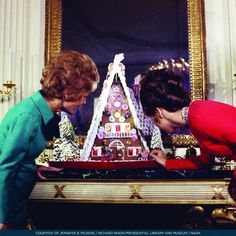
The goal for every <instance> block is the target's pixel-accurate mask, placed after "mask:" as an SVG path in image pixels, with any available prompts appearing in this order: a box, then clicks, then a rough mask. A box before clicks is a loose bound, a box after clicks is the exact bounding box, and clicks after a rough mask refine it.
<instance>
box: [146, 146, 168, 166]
mask: <svg viewBox="0 0 236 236" xmlns="http://www.w3.org/2000/svg"><path fill="white" fill-rule="evenodd" d="M149 155H150V157H152V158H153V159H154V160H155V161H156V162H157V163H158V164H160V165H162V166H163V167H166V155H165V153H164V151H163V150H161V149H153V150H152V151H151V152H150V153H149Z"/></svg>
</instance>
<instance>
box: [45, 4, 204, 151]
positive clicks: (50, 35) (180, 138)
mask: <svg viewBox="0 0 236 236" xmlns="http://www.w3.org/2000/svg"><path fill="white" fill-rule="evenodd" d="M187 12H188V44H189V63H190V94H191V99H192V100H198V99H200V100H204V99H206V48H205V15H204V0H187ZM45 29H46V30H45V31H46V32H45V63H47V62H48V61H49V59H50V57H51V56H52V55H54V54H55V53H58V52H60V51H61V36H62V1H61V0H46V27H45ZM165 142H166V144H167V145H168V146H171V145H174V146H188V145H194V146H196V145H197V141H196V139H195V138H194V137H193V136H192V135H185V134H181V135H180V134H174V135H171V136H170V139H168V140H166V141H165Z"/></svg>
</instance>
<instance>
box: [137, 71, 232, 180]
mask: <svg viewBox="0 0 236 236" xmlns="http://www.w3.org/2000/svg"><path fill="white" fill-rule="evenodd" d="M152 68H153V67H151V69H149V70H148V71H146V72H145V73H143V74H142V79H141V82H140V85H141V90H140V100H141V103H142V106H143V110H144V113H145V114H146V115H148V116H149V117H151V118H152V119H153V121H154V122H155V124H156V126H158V127H159V128H160V129H161V130H164V131H166V132H167V133H172V132H173V131H175V130H176V129H179V128H181V127H183V126H188V127H189V129H190V131H191V133H192V134H193V135H194V137H195V138H196V139H197V141H198V143H199V146H200V151H201V155H200V156H197V157H194V158H188V159H181V160H179V159H178V160H175V159H174V160H173V159H171V160H167V159H166V156H165V153H164V152H163V151H162V150H156V149H155V150H152V151H151V152H150V156H151V157H153V158H154V159H155V160H156V162H158V163H159V164H160V165H162V166H164V167H165V168H166V169H167V170H173V169H177V170H180V169H192V170H193V169H199V168H211V167H212V165H213V164H214V157H215V156H224V157H228V159H229V160H232V159H236V108H235V107H233V106H230V105H228V104H224V103H221V102H216V101H210V100H196V101H192V102H190V98H189V94H188V92H187V91H186V90H185V89H184V83H183V79H182V78H181V77H179V76H176V75H174V74H173V73H172V72H169V71H168V70H165V69H161V70H160V69H155V68H154V69H152ZM233 175H234V177H235V178H236V170H235V171H234V174H233Z"/></svg>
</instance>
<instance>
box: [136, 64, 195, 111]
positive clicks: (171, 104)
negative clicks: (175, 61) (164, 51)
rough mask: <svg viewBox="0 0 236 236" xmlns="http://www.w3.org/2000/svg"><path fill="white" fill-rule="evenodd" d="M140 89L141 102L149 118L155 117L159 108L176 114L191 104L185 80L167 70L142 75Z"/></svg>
mask: <svg viewBox="0 0 236 236" xmlns="http://www.w3.org/2000/svg"><path fill="white" fill-rule="evenodd" d="M151 68H153V67H151ZM140 87H141V88H140V101H141V104H142V107H143V111H144V113H145V114H146V115H148V116H154V115H155V113H156V108H157V107H158V108H164V109H166V110H167V111H170V112H174V111H177V110H179V109H181V108H183V107H185V106H188V105H189V104H190V97H189V94H188V92H187V91H186V90H185V88H184V80H183V78H182V77H180V76H178V75H175V74H174V73H173V72H172V71H169V70H167V69H149V70H147V71H146V72H144V73H143V74H141V81H140Z"/></svg>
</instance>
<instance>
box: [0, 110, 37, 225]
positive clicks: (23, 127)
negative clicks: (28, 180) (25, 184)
mask: <svg viewBox="0 0 236 236" xmlns="http://www.w3.org/2000/svg"><path fill="white" fill-rule="evenodd" d="M8 119H9V120H7V119H6V120H4V122H3V123H2V125H1V131H0V132H3V134H4V136H2V137H3V138H2V140H0V142H1V147H2V149H1V150H0V223H11V221H12V219H14V213H13V208H14V204H13V200H14V185H15V177H16V174H17V172H18V170H19V168H20V163H21V162H22V161H23V160H24V158H27V156H26V154H27V151H28V148H29V145H30V143H31V142H32V140H33V138H34V135H35V132H36V130H37V125H38V122H37V119H36V118H35V117H34V116H33V115H32V114H29V113H23V114H21V115H20V116H18V117H17V118H16V119H15V120H14V119H10V118H8ZM9 121H10V122H9Z"/></svg>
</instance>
